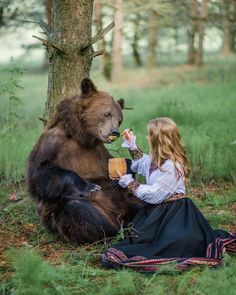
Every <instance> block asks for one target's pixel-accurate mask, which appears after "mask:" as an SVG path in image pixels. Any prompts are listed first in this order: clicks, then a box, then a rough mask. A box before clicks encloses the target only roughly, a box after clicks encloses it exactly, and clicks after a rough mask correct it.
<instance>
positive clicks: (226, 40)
mask: <svg viewBox="0 0 236 295" xmlns="http://www.w3.org/2000/svg"><path fill="white" fill-rule="evenodd" d="M222 18H223V40H222V41H223V46H222V54H223V55H229V54H232V53H233V52H234V49H235V48H234V43H235V35H236V0H222Z"/></svg>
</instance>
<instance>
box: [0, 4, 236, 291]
mask: <svg viewBox="0 0 236 295" xmlns="http://www.w3.org/2000/svg"><path fill="white" fill-rule="evenodd" d="M113 22H115V26H114V24H113ZM60 27H65V28H66V29H67V30H66V34H67V35H66V38H65V39H64V41H63V39H60V38H59V35H58V31H59V28H60ZM103 28H106V29H105V30H103ZM32 35H34V36H36V37H32ZM0 41H1V42H0V99H1V100H0V237H1V243H0V277H1V285H0V294H24V295H25V294H94V293H97V294H119V295H120V294H155V295H156V294H164V293H168V294H233V293H234V290H235V289H236V279H235V272H236V260H235V258H233V257H228V256H226V267H225V268H223V269H220V270H217V271H210V270H208V269H203V270H200V269H192V270H190V271H187V272H185V273H184V274H176V273H173V275H167V274H165V273H164V274H159V275H154V276H146V275H142V274H138V273H134V272H131V271H120V272H116V271H114V270H109V271H108V270H104V269H102V268H101V267H100V261H99V253H100V251H102V250H104V249H106V248H107V247H108V246H109V243H110V242H111V241H104V243H103V244H102V245H101V244H100V245H96V244H95V245H86V246H83V247H78V248H76V247H73V246H71V245H69V244H67V243H65V242H63V241H61V240H60V239H59V238H58V237H55V236H53V235H50V234H49V233H48V232H47V231H46V230H45V229H44V228H43V227H42V226H41V224H40V223H39V220H38V218H37V216H36V214H35V210H34V207H33V204H32V202H31V200H30V198H29V196H28V194H27V192H26V188H25V182H24V180H25V169H26V160H27V157H28V154H29V152H30V150H31V149H32V147H33V145H34V143H35V142H36V140H37V138H38V136H39V135H40V133H41V132H42V130H43V123H44V122H45V121H47V120H48V117H50V115H51V113H52V112H53V109H54V107H55V105H56V103H57V102H58V101H59V100H60V99H63V98H64V97H66V96H68V95H71V94H72V93H75V92H76V91H78V89H79V85H80V81H81V79H82V78H83V77H85V76H88V75H90V77H91V78H92V79H93V80H94V82H95V83H96V84H97V86H98V88H99V89H102V90H105V91H108V92H110V93H112V95H113V96H114V97H115V98H117V99H118V98H120V97H122V98H124V99H125V102H126V106H127V107H128V108H132V110H125V111H124V122H123V124H122V126H121V129H125V128H133V129H134V131H135V133H136V134H137V138H138V143H139V145H140V146H142V147H143V148H144V150H145V151H147V142H146V140H145V136H146V123H147V122H148V120H149V119H151V118H154V117H159V116H169V117H171V118H173V119H174V120H175V121H176V122H177V125H178V126H179V128H180V131H181V135H182V137H183V141H184V144H185V146H186V149H187V152H188V155H189V158H190V163H191V170H192V174H191V184H190V185H189V187H188V194H189V196H190V197H191V198H192V199H193V200H194V202H195V203H196V204H197V206H198V207H199V208H200V209H201V211H202V212H203V213H204V215H205V216H206V217H207V219H208V220H209V221H210V222H211V224H212V226H214V227H221V228H225V229H227V230H231V231H235V229H236V223H235V212H236V188H235V181H236V132H235V126H236V82H235V81H236V58H235V57H236V55H235V51H236V1H235V0H209V1H208V0H180V1H171V0H166V1H161V0H155V1H154V0H147V1H144V0H130V1H126V0H114V1H111V0H110V1H109V0H108V1H102V0H101V1H99V0H95V1H94V2H93V1H91V0H89V1H82V0H80V1H79V0H67V1H66V0H60V1H59V0H54V1H53V0H44V1H43V0H37V1H36V0H29V1H26V0H22V1H20V0H8V1H6V0H1V1H0ZM49 61H50V62H49ZM58 67H59V69H60V70H58ZM61 69H63V70H61ZM48 77H49V78H48ZM68 77H70V78H69V79H68ZM107 148H108V149H110V150H111V152H112V153H113V154H114V156H127V154H126V152H125V151H124V150H122V149H120V141H117V142H115V143H113V144H112V145H109V146H107ZM122 230H123V229H122V228H121V231H120V234H122Z"/></svg>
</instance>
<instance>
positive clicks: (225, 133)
mask: <svg viewBox="0 0 236 295" xmlns="http://www.w3.org/2000/svg"><path fill="white" fill-rule="evenodd" d="M147 73H148V72H147ZM147 73H146V72H145V70H144V69H141V70H140V71H135V72H134V71H130V70H128V71H127V72H126V73H124V75H125V78H126V76H130V75H131V76H132V75H133V77H134V80H135V78H137V77H139V78H138V81H139V82H140V81H141V80H142V78H143V79H145V78H146V77H145V75H146V74H147ZM94 77H95V82H97V84H98V86H99V88H101V89H102V88H104V89H105V90H108V91H110V92H111V93H112V94H113V95H114V96H115V97H117V98H119V97H123V98H124V99H125V101H126V105H127V106H129V107H133V108H134V110H133V111H124V122H123V125H122V127H121V129H122V128H125V127H129V128H133V129H134V131H135V133H136V134H137V140H138V143H139V145H140V146H142V147H143V148H144V149H145V151H146V152H148V147H147V142H146V139H145V137H146V136H145V135H146V124H147V122H148V121H149V120H150V119H151V118H155V117H160V116H168V117H171V118H173V119H174V120H175V121H176V123H177V125H178V126H179V128H180V131H181V134H182V138H183V141H184V143H185V145H186V147H187V151H188V154H189V158H190V161H191V168H192V180H194V181H200V180H201V181H208V180H211V179H217V180H220V179H227V180H231V181H234V180H235V177H236V144H232V143H233V142H234V141H235V140H236V135H235V126H236V83H235V78H236V61H235V60H234V59H229V60H227V59H226V60H218V61H217V64H216V62H215V63H214V64H213V63H212V62H211V63H209V64H208V65H207V66H205V67H203V68H200V69H194V70H191V71H189V70H186V69H185V68H180V69H177V70H176V71H174V70H172V69H166V70H165V69H160V70H157V71H156V70H155V71H154V72H152V73H151V75H150V79H149V78H148V79H149V80H150V81H151V82H150V83H149V84H148V85H147V86H145V87H142V85H140V87H139V85H138V84H136V85H135V84H134V83H133V84H132V83H130V84H131V86H129V84H128V85H127V83H126V84H124V83H121V84H118V85H111V84H108V83H105V82H104V80H102V79H101V78H100V77H98V76H96V75H95V76H94ZM1 78H3V79H6V75H5V76H4V74H3V73H2V74H1ZM125 78H124V79H125ZM129 81H130V82H132V79H131V78H129ZM162 81H164V82H165V83H164V85H161V84H162ZM21 84H22V86H23V90H19V91H18V92H17V94H18V96H19V97H20V98H21V99H22V101H23V103H24V104H23V105H22V106H20V107H19V108H18V114H19V116H20V118H19V119H18V120H17V121H16V126H15V129H14V131H13V137H12V139H11V140H10V141H9V140H4V138H3V139H1V145H0V175H1V176H2V179H5V180H7V181H15V182H17V181H19V180H21V179H22V178H23V177H24V174H25V166H26V159H27V156H28V154H29V152H30V150H31V149H32V146H33V145H34V143H35V142H36V140H37V138H38V136H39V134H40V133H41V131H42V127H43V126H42V123H41V121H39V120H38V117H41V116H42V114H43V108H44V104H45V100H46V87H47V77H46V74H33V73H30V74H27V73H25V74H24V75H23V79H22V82H21ZM103 85H104V86H103ZM7 105H8V98H7V97H6V95H5V96H3V97H2V98H1V106H2V108H3V109H6V108H7ZM0 119H1V115H0ZM1 122H3V121H2V120H1V121H0V124H1ZM0 130H1V125H0ZM119 144H120V142H117V143H114V144H113V145H110V146H108V148H110V149H117V148H118V147H119ZM124 153H125V152H124V151H122V152H121V154H122V155H124ZM117 155H118V154H117ZM126 155H127V154H126Z"/></svg>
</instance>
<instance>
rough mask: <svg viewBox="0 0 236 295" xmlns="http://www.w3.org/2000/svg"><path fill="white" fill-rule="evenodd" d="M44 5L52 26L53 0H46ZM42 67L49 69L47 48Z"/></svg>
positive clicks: (49, 24)
mask: <svg viewBox="0 0 236 295" xmlns="http://www.w3.org/2000/svg"><path fill="white" fill-rule="evenodd" d="M44 5H45V13H46V19H47V24H48V26H49V28H51V25H52V0H44ZM42 69H43V70H44V71H46V70H48V52H47V50H45V55H44V60H43V66H42Z"/></svg>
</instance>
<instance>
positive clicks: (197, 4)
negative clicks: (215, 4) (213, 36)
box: [188, 0, 208, 66]
mask: <svg viewBox="0 0 236 295" xmlns="http://www.w3.org/2000/svg"><path fill="white" fill-rule="evenodd" d="M207 16H208V0H202V1H199V0H192V1H191V10H190V30H189V49H188V63H189V64H196V65H198V66H200V65H202V64H203V41H204V35H205V24H206V21H207Z"/></svg>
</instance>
